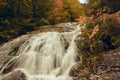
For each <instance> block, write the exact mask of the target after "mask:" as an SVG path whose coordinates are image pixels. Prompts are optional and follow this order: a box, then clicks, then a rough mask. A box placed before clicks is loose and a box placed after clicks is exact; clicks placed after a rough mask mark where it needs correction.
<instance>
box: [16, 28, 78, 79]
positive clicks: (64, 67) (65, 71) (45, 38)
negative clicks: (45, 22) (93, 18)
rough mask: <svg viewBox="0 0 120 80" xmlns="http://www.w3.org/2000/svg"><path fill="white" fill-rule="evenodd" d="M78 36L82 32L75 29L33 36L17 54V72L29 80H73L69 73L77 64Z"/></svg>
mask: <svg viewBox="0 0 120 80" xmlns="http://www.w3.org/2000/svg"><path fill="white" fill-rule="evenodd" d="M78 35H80V32H78V30H76V29H75V30H74V31H72V32H63V33H59V32H46V33H39V34H36V35H33V36H31V37H30V38H29V39H28V40H27V41H26V42H25V43H24V44H23V45H22V46H21V48H20V50H19V51H18V53H17V54H19V58H18V60H17V62H18V64H19V65H18V67H17V68H16V70H20V71H22V72H23V73H25V74H26V76H27V80H72V77H70V76H69V71H70V69H71V67H72V66H73V65H74V64H75V63H76V54H77V46H76V42H75V41H76V37H77V36H78ZM17 57H18V56H17Z"/></svg>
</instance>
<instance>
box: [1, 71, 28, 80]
mask: <svg viewBox="0 0 120 80" xmlns="http://www.w3.org/2000/svg"><path fill="white" fill-rule="evenodd" d="M2 80H27V77H26V75H25V74H24V73H23V72H21V71H20V70H14V71H12V72H10V73H8V74H7V75H5V76H4V77H3V79H2Z"/></svg>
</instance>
